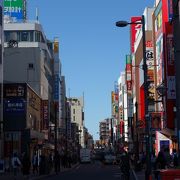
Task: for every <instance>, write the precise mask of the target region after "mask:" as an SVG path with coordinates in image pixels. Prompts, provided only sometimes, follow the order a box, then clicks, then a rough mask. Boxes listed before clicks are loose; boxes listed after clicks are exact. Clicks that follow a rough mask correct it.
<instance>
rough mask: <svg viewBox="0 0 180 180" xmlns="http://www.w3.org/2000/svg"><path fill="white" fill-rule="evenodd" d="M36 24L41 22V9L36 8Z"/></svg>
mask: <svg viewBox="0 0 180 180" xmlns="http://www.w3.org/2000/svg"><path fill="white" fill-rule="evenodd" d="M36 22H39V9H38V8H36Z"/></svg>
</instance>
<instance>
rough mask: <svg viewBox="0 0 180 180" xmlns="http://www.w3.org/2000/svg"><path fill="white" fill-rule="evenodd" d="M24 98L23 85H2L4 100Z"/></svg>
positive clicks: (24, 88) (24, 89) (24, 90)
mask: <svg viewBox="0 0 180 180" xmlns="http://www.w3.org/2000/svg"><path fill="white" fill-rule="evenodd" d="M25 96H26V87H25V85H18V84H4V98H14V97H21V98H25Z"/></svg>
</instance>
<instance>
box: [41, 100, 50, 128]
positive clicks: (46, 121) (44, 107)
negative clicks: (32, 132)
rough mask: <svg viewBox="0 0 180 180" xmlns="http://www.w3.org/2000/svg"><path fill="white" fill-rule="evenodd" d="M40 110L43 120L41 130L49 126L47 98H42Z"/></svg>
mask: <svg viewBox="0 0 180 180" xmlns="http://www.w3.org/2000/svg"><path fill="white" fill-rule="evenodd" d="M41 108H42V111H41V118H42V120H43V127H42V128H43V130H47V129H48V128H49V105H48V100H42V106H41Z"/></svg>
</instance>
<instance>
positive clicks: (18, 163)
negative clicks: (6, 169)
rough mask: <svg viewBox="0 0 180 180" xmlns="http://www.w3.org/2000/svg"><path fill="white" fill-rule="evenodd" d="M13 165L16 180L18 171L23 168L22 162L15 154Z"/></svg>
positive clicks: (12, 160)
mask: <svg viewBox="0 0 180 180" xmlns="http://www.w3.org/2000/svg"><path fill="white" fill-rule="evenodd" d="M11 165H12V168H13V175H14V179H16V178H17V173H18V170H19V168H20V166H21V161H20V160H19V158H18V156H17V153H14V154H13V157H12V159H11Z"/></svg>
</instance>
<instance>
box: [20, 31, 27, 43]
mask: <svg viewBox="0 0 180 180" xmlns="http://www.w3.org/2000/svg"><path fill="white" fill-rule="evenodd" d="M21 41H28V32H27V31H22V32H21Z"/></svg>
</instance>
